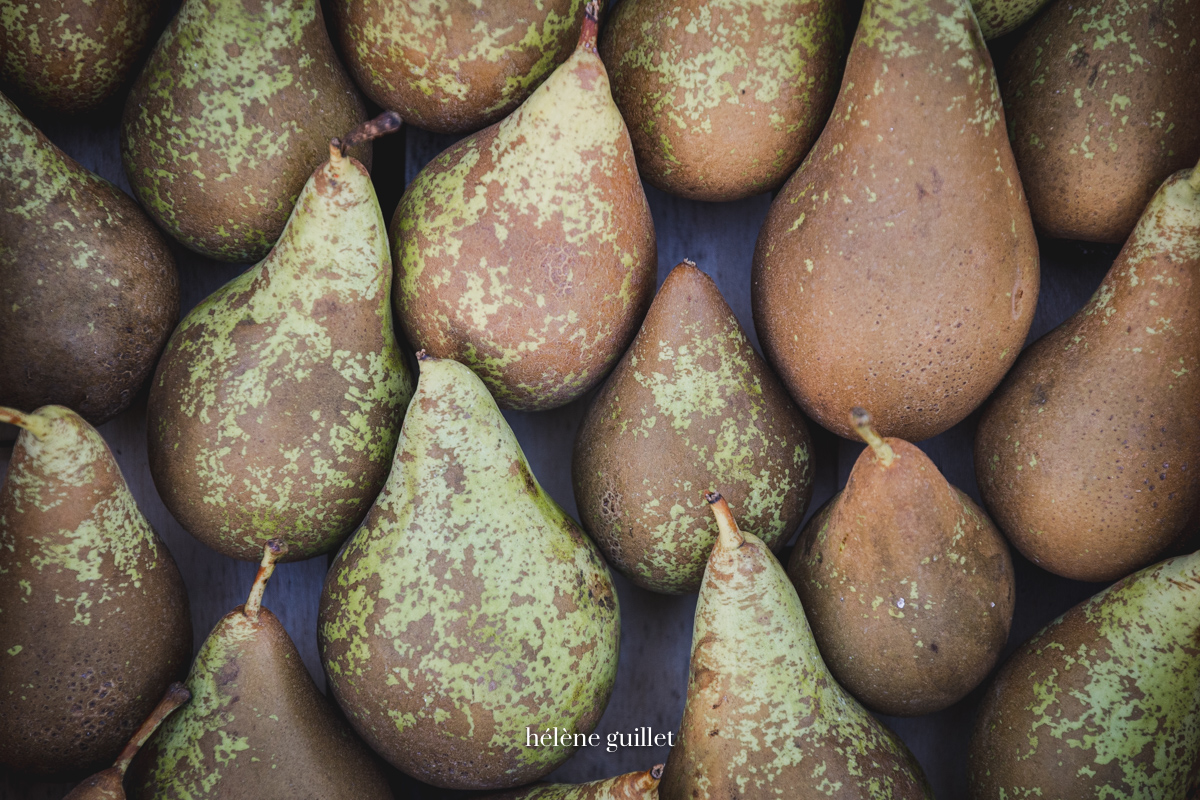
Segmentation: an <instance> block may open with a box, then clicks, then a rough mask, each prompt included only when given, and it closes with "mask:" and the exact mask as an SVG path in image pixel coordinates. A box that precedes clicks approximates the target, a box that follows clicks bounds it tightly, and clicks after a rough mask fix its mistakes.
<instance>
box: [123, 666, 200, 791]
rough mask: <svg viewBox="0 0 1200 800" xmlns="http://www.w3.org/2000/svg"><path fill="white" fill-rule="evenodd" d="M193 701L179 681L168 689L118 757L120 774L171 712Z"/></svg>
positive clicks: (127, 767) (190, 694) (189, 693)
mask: <svg viewBox="0 0 1200 800" xmlns="http://www.w3.org/2000/svg"><path fill="white" fill-rule="evenodd" d="M191 699H192V693H191V692H189V691H188V690H187V689H185V688H184V686H183V684H182V683H179V682H178V681H177V682H175V683H172V684H171V685H170V686H168V687H167V694H166V695H165V696H164V697H163V699H162V700H159V701H158V705H157V706H155V707H154V710H153V711H151V712H150V716H149V717H147V718H146V721H145V722H143V723H142V727H140V728H138V730H137V733H135V734H134V735H133V738H132V739H130V740H129V743H128V744H126V745H125V749H124V750H122V751H121V755H119V756H117V763H115V764H113V769H115V770H116V771H117V772H118V773H119V774H121V775H124V774H125V771H126V770H127V769H129V762H131V761H133V757H134V756H136V755H137V752H138V750H141V749H142V745H144V744H145V743H146V741H147V740H148V739H149V738H150V737H151V736H153V735H154V732H155V731H156V730H158V726H159V725H161V724H162V722H163V720H165V719H166V718H167V717H169V716H170V715H171V712H172V711H174V710H175V709H177V708H179V707H180V706H181V705H183V704H184V703H186V702H187V701H188V700H191Z"/></svg>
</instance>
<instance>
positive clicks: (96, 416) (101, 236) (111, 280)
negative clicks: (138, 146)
mask: <svg viewBox="0 0 1200 800" xmlns="http://www.w3.org/2000/svg"><path fill="white" fill-rule="evenodd" d="M0 16H2V6H0ZM0 52H3V48H2V47H0ZM178 320H179V274H178V272H177V271H176V269H175V258H174V256H172V255H171V250H170V248H169V247H168V246H167V241H166V239H165V238H164V237H163V235H162V234H161V233H160V232H159V230H158V229H157V228H155V227H154V223H152V222H151V221H150V220H149V219H147V218H146V215H145V214H144V213H142V210H141V209H140V208H138V205H137V203H135V202H133V200H131V199H130V198H129V197H128V196H127V195H126V194H125V193H124V192H122V191H121V190H120V189H118V188H117V187H116V186H113V185H112V184H111V183H109V182H108V181H106V180H104V179H103V178H101V177H100V176H98V175H94V174H93V173H91V172H89V171H88V170H87V169H85V168H84V167H83V166H82V165H80V164H79V163H78V162H76V161H75V160H74V159H73V158H71V157H70V156H68V155H67V154H66V153H64V152H63V151H62V150H60V149H58V148H57V147H55V145H54V143H53V142H51V141H50V140H49V139H47V138H46V137H45V136H44V135H42V132H41V131H39V130H38V129H37V128H36V127H34V125H33V123H32V122H30V121H29V120H28V119H26V118H25V116H24V115H22V114H21V112H20V110H18V109H17V107H16V106H15V105H13V104H12V103H11V102H10V101H9V100H8V98H6V97H4V95H0V343H2V344H0V405H6V406H12V407H14V408H38V407H40V406H44V405H63V406H66V407H68V408H70V409H73V410H74V411H75V412H77V413H78V414H79V415H80V416H82V417H83V418H84V419H86V420H87V421H88V422H90V423H92V424H93V425H100V424H102V423H104V422H107V421H108V420H110V419H112V418H113V417H115V416H116V415H117V414H119V413H120V412H121V411H123V410H125V409H126V408H127V407H128V406H129V405H130V403H132V402H133V399H134V398H135V397H136V396H137V394H138V392H139V391H140V390H141V388H142V386H143V384H145V382H146V379H147V378H149V377H150V374H151V373H152V372H153V371H154V362H155V361H156V360H157V359H158V355H159V353H161V352H162V348H163V346H164V345H165V344H166V343H167V337H168V336H170V335H171V329H172V328H173V327H175V323H176V322H177V321H178Z"/></svg>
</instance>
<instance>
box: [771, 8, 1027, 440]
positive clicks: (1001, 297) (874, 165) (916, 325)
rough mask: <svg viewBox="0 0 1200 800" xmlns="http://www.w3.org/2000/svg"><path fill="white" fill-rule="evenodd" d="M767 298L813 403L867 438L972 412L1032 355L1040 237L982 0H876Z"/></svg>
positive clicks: (774, 259)
mask: <svg viewBox="0 0 1200 800" xmlns="http://www.w3.org/2000/svg"><path fill="white" fill-rule="evenodd" d="M752 280H753V283H752V286H751V301H752V305H753V309H754V325H755V329H756V330H757V331H758V335H759V340H760V341H761V343H762V346H763V352H764V354H765V355H766V356H767V360H768V361H769V362H770V363H771V365H772V366H774V367H775V370H776V371H777V372H778V373H779V376H780V377H781V378H782V379H783V382H784V384H785V385H786V386H787V387H788V390H789V391H790V392H791V395H792V397H793V398H795V399H796V401H797V402H798V403H799V404H800V406H801V408H802V409H803V410H804V411H805V413H806V414H808V415H809V416H810V417H812V418H813V419H814V420H816V421H817V422H818V423H820V424H821V425H823V426H825V427H826V428H828V429H829V430H832V431H833V432H835V433H837V434H839V435H841V436H846V437H853V435H854V434H853V431H852V430H851V429H850V427H849V424H848V416H849V412H850V408H851V407H852V406H854V405H862V406H864V407H866V408H869V409H870V410H871V413H872V414H873V415H874V417H875V425H876V430H877V431H878V433H879V435H881V436H895V437H897V438H900V439H904V440H905V441H910V442H916V441H921V440H923V439H927V438H929V437H931V436H934V435H936V434H939V433H941V432H943V431H945V430H946V429H948V428H950V427H951V426H952V425H954V424H956V423H958V422H959V421H961V420H962V419H963V418H964V417H966V416H967V414H969V413H970V412H971V411H972V410H973V409H974V408H975V407H976V406H978V405H979V404H980V403H982V402H983V400H984V399H985V398H986V397H987V395H988V394H989V393H990V392H991V391H992V389H994V388H995V386H996V385H997V384H998V383H999V382H1000V380H1001V378H1002V377H1003V376H1004V373H1005V372H1006V371H1007V370H1008V368H1009V366H1010V365H1011V364H1012V362H1013V361H1014V360H1015V359H1016V357H1017V353H1018V351H1019V350H1020V348H1021V345H1022V344H1023V342H1024V341H1025V336H1026V334H1027V332H1028V330H1029V326H1030V323H1031V322H1032V320H1033V312H1034V307H1035V305H1036V304H1037V295H1038V285H1039V266H1038V250H1037V241H1036V238H1035V236H1034V232H1033V226H1032V224H1031V222H1030V219H1029V210H1028V208H1027V207H1026V204H1025V198H1024V196H1023V195H1022V192H1021V181H1020V179H1019V177H1018V175H1017V170H1016V164H1015V163H1014V161H1013V158H1012V151H1011V149H1010V148H1009V145H1008V139H1007V136H1006V134H1005V128H1004V112H1003V109H1002V108H1001V105H1000V94H999V90H998V88H997V85H996V81H995V77H994V74H993V71H992V64H991V58H990V56H989V55H988V52H987V49H986V48H985V47H984V44H983V40H982V38H981V36H980V33H979V28H978V24H977V23H976V21H975V17H974V16H973V14H972V12H971V9H970V6H969V4H968V3H967V2H966V0H917V2H914V3H911V4H910V3H907V2H899V0H868V2H867V4H866V6H865V7H864V9H863V17H862V21H861V23H860V24H859V28H858V33H857V35H856V37H855V40H854V44H853V45H852V47H851V50H850V56H849V59H848V62H847V65H846V74H845V77H844V78H843V81H842V90H841V94H840V95H839V96H838V100H837V103H836V104H835V106H834V109H833V115H832V116H831V117H830V120H829V123H828V124H827V125H826V127H825V129H824V131H823V132H822V133H821V136H820V138H819V139H818V140H817V143H816V144H815V145H814V146H813V149H812V151H811V152H810V153H809V154H808V156H807V158H806V159H805V161H804V163H803V164H802V165H801V166H800V169H798V170H797V171H796V174H795V175H793V176H792V178H791V180H789V181H788V183H787V184H786V185H785V186H784V188H783V190H782V191H781V192H780V194H779V196H778V197H777V198H776V199H775V202H774V203H773V204H772V206H771V211H770V213H769V214H768V216H767V220H766V222H765V223H764V225H763V227H762V230H761V232H760V233H759V237H758V244H757V246H756V248H755V253H754V268H753V274H752Z"/></svg>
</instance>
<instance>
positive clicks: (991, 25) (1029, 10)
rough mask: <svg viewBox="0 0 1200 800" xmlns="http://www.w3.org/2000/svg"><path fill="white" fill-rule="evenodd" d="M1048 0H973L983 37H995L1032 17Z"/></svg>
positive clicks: (1019, 25) (1017, 26)
mask: <svg viewBox="0 0 1200 800" xmlns="http://www.w3.org/2000/svg"><path fill="white" fill-rule="evenodd" d="M1047 2H1049V0H974V1H973V2H972V3H971V5H972V7H973V8H974V9H975V16H976V17H977V18H978V19H979V28H980V30H981V31H983V38H984V39H996V38H998V37H1000V36H1003V35H1004V34H1006V33H1011V32H1012V31H1015V30H1016V29H1017V28H1019V27H1021V26H1022V25H1024V24H1025V23H1026V22H1028V21H1029V20H1031V19H1033V18H1034V16H1035V15H1036V14H1037V12H1039V11H1041V10H1042V6H1044V5H1046V3H1047Z"/></svg>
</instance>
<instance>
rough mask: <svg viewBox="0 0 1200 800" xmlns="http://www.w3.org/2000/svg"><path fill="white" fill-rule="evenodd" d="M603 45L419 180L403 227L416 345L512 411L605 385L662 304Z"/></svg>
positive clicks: (397, 223)
mask: <svg viewBox="0 0 1200 800" xmlns="http://www.w3.org/2000/svg"><path fill="white" fill-rule="evenodd" d="M592 5H593V6H594V5H595V4H594V3H593V4H592ZM595 41H596V20H595V18H594V17H591V18H589V19H588V20H587V22H586V23H585V24H584V26H583V32H582V33H581V34H580V41H579V46H578V48H577V49H576V50H575V53H574V55H572V56H571V58H569V59H568V60H567V61H566V62H565V63H564V64H563V65H562V66H561V67H559V68H558V69H557V70H555V72H554V74H553V75H551V76H550V78H549V79H547V80H546V82H545V83H543V84H542V85H541V86H540V87H539V88H538V90H537V91H536V92H534V93H533V95H532V96H530V98H529V99H528V100H526V101H525V102H524V103H523V104H522V105H521V107H520V108H518V109H517V110H516V111H514V112H513V114H512V115H511V116H509V117H507V118H506V119H504V120H503V121H502V122H499V123H497V124H495V125H493V126H491V127H490V128H487V129H485V130H483V131H480V132H479V133H477V134H474V135H473V136H470V137H468V138H466V139H464V140H462V141H461V142H459V143H458V144H456V145H454V146H453V147H451V148H450V149H448V150H446V151H445V152H444V153H442V154H441V155H440V156H438V157H437V158H436V159H434V160H433V161H432V162H431V163H430V164H428V165H427V166H426V167H425V168H424V169H423V170H421V172H420V174H419V175H417V177H416V179H415V180H414V181H413V182H412V183H411V184H410V185H409V187H408V190H407V191H406V192H405V193H404V197H403V198H402V199H401V200H400V205H399V207H398V208H397V209H396V215H395V216H394V217H393V218H392V226H391V234H392V240H393V243H394V245H393V246H394V248H395V250H394V253H395V261H396V282H395V286H394V287H393V294H394V300H395V304H396V310H397V312H398V315H399V319H400V322H401V324H402V325H403V326H404V331H405V333H406V334H407V336H408V340H409V342H411V343H412V344H413V346H415V347H417V348H419V349H422V350H425V351H427V352H429V353H430V354H431V355H435V356H438V357H440V358H453V359H455V360H457V361H461V362H462V363H464V364H466V365H467V366H469V367H471V369H473V370H475V372H476V373H477V374H478V375H479V376H480V377H481V378H482V379H483V380H484V382H485V383H486V384H487V386H488V389H489V390H490V391H491V393H492V394H493V395H494V396H495V398H496V402H498V403H499V404H500V405H501V406H502V407H505V408H518V409H522V410H527V411H532V410H540V409H546V408H553V407H555V406H559V405H562V404H564V403H567V402H570V401H571V400H574V399H575V398H577V397H579V396H580V395H582V394H583V393H584V392H586V391H588V389H590V388H592V387H593V386H595V385H596V384H597V383H599V382H600V380H601V379H602V378H603V377H604V375H605V374H606V373H607V372H608V370H609V369H611V368H612V366H613V364H615V363H616V360H617V358H618V357H619V356H620V355H621V352H622V351H623V350H624V349H625V347H626V345H628V344H629V340H630V339H632V338H633V335H634V334H635V333H636V332H637V327H638V323H640V322H641V319H642V315H643V314H645V313H646V308H647V306H649V305H650V299H651V297H652V296H653V294H654V279H655V274H656V271H657V264H658V260H657V251H656V249H655V239H654V222H653V220H652V219H651V217H650V207H649V205H647V203H646V196H645V194H644V193H643V191H642V183H641V181H640V180H639V179H638V174H637V165H636V164H635V162H634V157H633V149H632V147H631V145H630V143H629V133H628V132H627V131H626V129H625V123H624V122H623V121H622V119H621V114H620V112H619V111H617V107H616V105H614V104H613V101H612V97H611V95H610V94H609V89H608V78H607V76H606V75H605V72H604V65H603V64H602V63H601V62H600V57H599V56H597V55H596V50H595Z"/></svg>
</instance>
